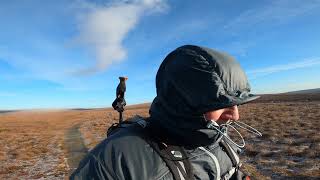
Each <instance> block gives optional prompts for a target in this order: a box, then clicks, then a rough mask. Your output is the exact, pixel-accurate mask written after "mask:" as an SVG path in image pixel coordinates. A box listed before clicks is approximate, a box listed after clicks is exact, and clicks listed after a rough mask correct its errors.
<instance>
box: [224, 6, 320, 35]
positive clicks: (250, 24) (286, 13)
mask: <svg viewBox="0 0 320 180" xmlns="http://www.w3.org/2000/svg"><path fill="white" fill-rule="evenodd" d="M270 2H271V1H268V3H269V4H268V5H265V6H263V7H259V8H255V9H249V10H247V11H245V12H243V13H242V14H240V15H239V16H238V17H236V18H235V19H233V20H232V21H230V22H228V23H227V24H226V25H225V26H224V28H225V29H229V30H236V29H238V28H255V27H256V26H257V25H260V24H262V23H265V22H269V23H271V24H277V23H283V22H287V21H290V20H292V19H294V18H296V17H298V16H302V15H304V14H307V13H312V12H317V11H319V8H320V1H319V0H308V1H300V0H276V1H273V2H272V3H270Z"/></svg>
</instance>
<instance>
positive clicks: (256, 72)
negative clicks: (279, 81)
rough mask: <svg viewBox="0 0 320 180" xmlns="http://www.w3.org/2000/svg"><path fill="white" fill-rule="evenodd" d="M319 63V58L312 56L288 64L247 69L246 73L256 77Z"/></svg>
mask: <svg viewBox="0 0 320 180" xmlns="http://www.w3.org/2000/svg"><path fill="white" fill-rule="evenodd" d="M319 64H320V58H312V59H305V60H302V61H300V62H295V63H290V64H284V65H275V66H270V67H266V68H261V69H255V70H251V71H247V74H248V75H249V76H252V77H258V76H264V75H268V74H272V73H276V72H280V71H288V70H292V69H298V68H307V67H312V66H315V65H319Z"/></svg>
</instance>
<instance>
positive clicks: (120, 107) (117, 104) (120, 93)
mask: <svg viewBox="0 0 320 180" xmlns="http://www.w3.org/2000/svg"><path fill="white" fill-rule="evenodd" d="M119 79H120V82H119V84H118V86H117V90H116V99H115V100H114V101H113V103H112V107H113V109H114V110H117V111H118V112H119V113H122V112H123V111H124V106H125V105H126V100H125V99H124V93H125V92H126V80H127V79H128V78H127V77H119Z"/></svg>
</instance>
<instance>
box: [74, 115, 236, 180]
mask: <svg viewBox="0 0 320 180" xmlns="http://www.w3.org/2000/svg"><path fill="white" fill-rule="evenodd" d="M134 121H138V122H139V124H141V123H140V122H141V121H144V120H143V119H134ZM125 126H126V127H121V128H119V129H117V130H116V131H117V132H115V133H114V134H112V135H111V136H110V137H108V138H107V139H105V140H104V141H102V142H101V143H100V144H99V145H98V146H96V147H95V148H94V149H93V150H92V151H90V152H89V153H88V154H87V156H86V157H85V158H84V159H83V160H82V161H81V162H80V164H79V167H78V169H76V171H75V172H74V173H73V174H72V175H71V177H70V179H119V180H120V179H131V180H153V179H155V180H172V179H173V175H172V173H171V172H170V170H169V168H168V166H167V165H166V163H165V162H164V161H163V159H162V158H161V157H160V155H159V153H158V152H157V151H156V150H155V149H154V148H153V147H151V146H150V144H149V143H148V142H146V140H145V132H144V129H143V128H142V127H141V126H140V125H137V124H130V125H125ZM221 141H225V142H227V141H226V140H224V139H223V137H222V136H221V137H220V138H219V139H218V140H217V141H216V142H214V143H212V144H211V145H208V146H204V147H196V148H184V150H185V152H186V154H187V157H188V159H189V161H190V163H191V166H192V171H193V172H192V173H193V176H194V179H202V180H206V179H210V180H215V179H230V178H231V177H232V175H233V174H234V172H235V171H237V167H235V166H234V165H233V163H232V160H231V157H230V155H228V154H227V152H226V150H225V149H224V147H222V146H221V145H220V143H219V142H221ZM229 147H232V145H230V144H229ZM232 152H233V153H234V154H233V155H234V156H233V158H235V159H236V160H237V163H239V157H238V155H237V152H239V149H237V148H235V147H232ZM181 164H182V163H181ZM238 165H239V164H238ZM179 173H180V172H179ZM180 178H181V179H184V177H183V176H182V175H181V176H180ZM233 178H235V177H233Z"/></svg>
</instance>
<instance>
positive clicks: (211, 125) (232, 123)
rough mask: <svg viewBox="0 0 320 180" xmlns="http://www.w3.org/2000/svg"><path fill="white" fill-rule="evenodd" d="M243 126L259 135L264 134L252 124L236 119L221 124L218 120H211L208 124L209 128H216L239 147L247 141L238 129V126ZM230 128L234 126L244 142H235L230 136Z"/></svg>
mask: <svg viewBox="0 0 320 180" xmlns="http://www.w3.org/2000/svg"><path fill="white" fill-rule="evenodd" d="M235 126H237V127H239V128H242V129H244V130H246V131H248V132H251V133H253V134H255V135H257V136H260V137H261V136H262V133H261V132H260V131H258V130H257V129H255V128H253V127H252V126H249V125H248V124H246V123H244V122H236V121H234V120H228V121H227V122H226V123H225V124H221V125H219V124H218V123H217V122H215V121H214V120H209V123H208V124H207V128H210V129H212V128H213V129H215V130H217V131H218V132H219V133H221V134H222V135H223V136H224V137H226V138H227V139H228V140H229V141H230V142H231V143H232V144H234V145H235V146H237V147H239V148H243V147H244V146H245V145H246V143H245V141H244V138H243V136H242V135H241V133H240V132H239V131H238V130H237V129H236V127H235ZM223 127H225V128H226V129H225V130H224V131H221V129H222V128H223ZM228 128H232V129H233V130H235V132H237V134H238V135H239V137H240V139H241V141H242V143H241V144H237V143H236V142H234V141H233V140H232V139H231V138H230V137H229V136H228Z"/></svg>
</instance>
